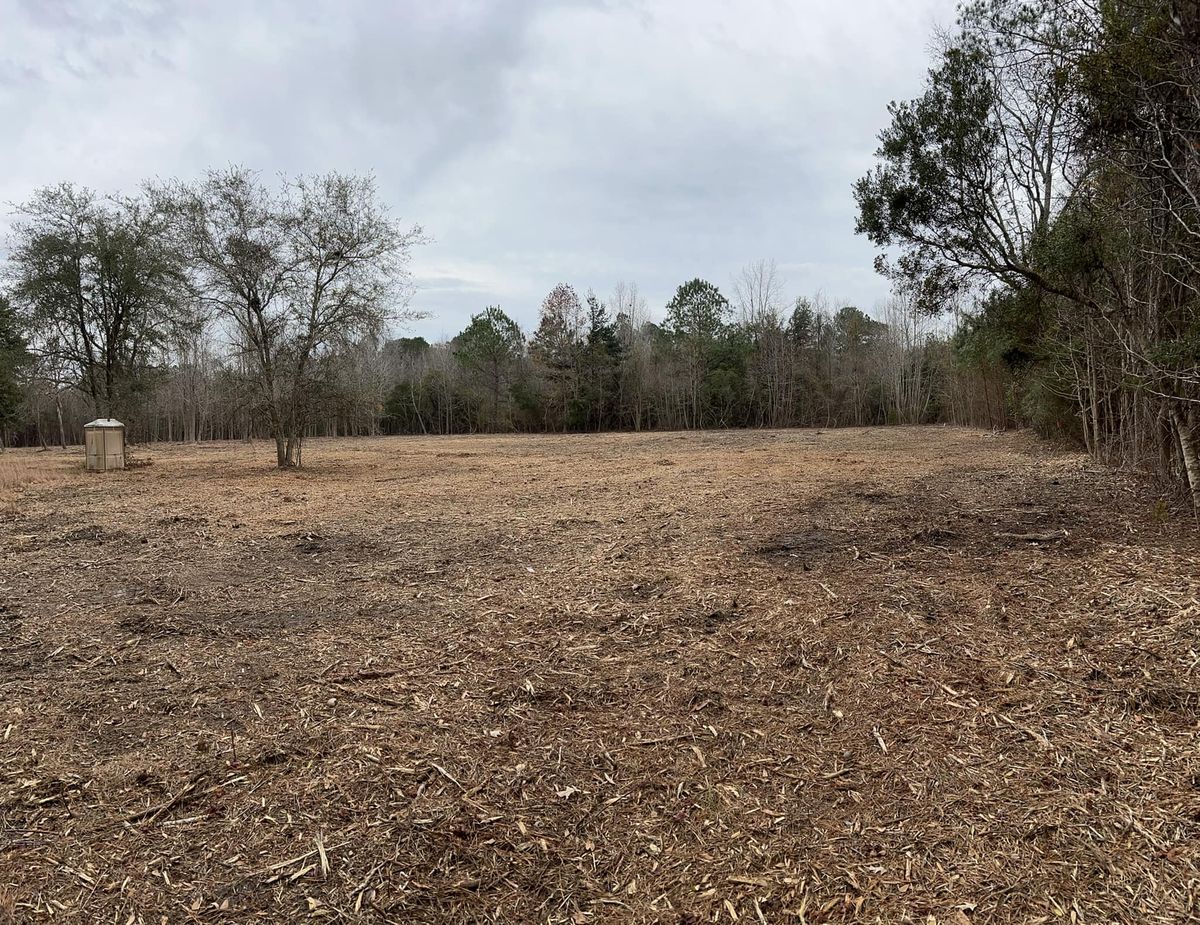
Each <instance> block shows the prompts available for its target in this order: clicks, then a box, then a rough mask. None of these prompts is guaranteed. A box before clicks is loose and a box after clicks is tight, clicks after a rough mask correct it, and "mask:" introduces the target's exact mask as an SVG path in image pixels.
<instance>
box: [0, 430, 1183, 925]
mask: <svg viewBox="0 0 1200 925" xmlns="http://www.w3.org/2000/svg"><path fill="white" fill-rule="evenodd" d="M14 455H15V454H14ZM149 455H150V456H152V457H153V465H151V466H149V467H147V468H142V469H138V470H133V471H127V472H124V473H112V474H109V475H107V476H103V477H92V478H87V477H84V476H83V475H82V474H81V475H80V476H79V477H77V478H76V477H73V476H72V477H70V478H69V479H67V480H66V481H64V482H63V483H61V484H60V483H51V484H46V485H42V486H36V487H34V488H33V489H32V490H25V491H24V492H22V493H21V494H20V496H19V498H18V499H17V501H16V503H15V506H14V508H13V509H11V510H10V511H8V512H7V513H5V514H4V515H3V516H2V517H0V544H2V545H0V549H2V550H3V561H2V564H0V595H2V597H0V910H2V909H4V908H5V905H6V904H7V905H9V906H10V907H11V909H12V912H11V916H12V917H14V918H15V920H17V921H21V922H27V921H30V922H36V921H43V920H50V919H53V920H61V921H77V922H89V923H91V922H118V923H125V922H127V921H130V922H137V921H144V922H155V923H157V922H160V921H163V920H165V921H169V922H172V923H174V922H230V923H233V922H237V923H242V922H253V921H276V922H294V921H314V922H321V921H326V922H335V921H341V922H357V921H364V922H396V923H401V922H403V923H407V922H517V921H530V922H533V921H543V922H568V923H587V922H613V921H668V922H707V921H730V922H748V923H754V922H781V921H797V922H808V923H817V922H846V921H861V922H919V923H928V922H939V923H947V922H948V923H954V925H962V923H964V922H985V921H986V922H1058V921H1061V922H1080V923H1088V922H1096V923H1099V922H1128V923H1157V922H1161V923H1167V922H1170V923H1177V922H1182V921H1187V920H1195V919H1196V918H1197V916H1198V915H1200V857H1198V847H1197V846H1198V842H1197V837H1198V835H1200V749H1197V744H1196V734H1197V729H1198V717H1200V684H1198V682H1197V677H1196V675H1197V670H1198V665H1200V652H1198V643H1197V639H1198V632H1200V604H1198V603H1197V592H1198V587H1197V585H1198V579H1197V576H1198V575H1200V568H1198V566H1200V549H1198V547H1197V543H1196V541H1195V539H1194V534H1193V533H1192V532H1191V531H1192V530H1193V529H1194V528H1193V527H1191V526H1189V525H1187V524H1183V523H1181V522H1179V521H1163V520H1162V519H1160V518H1156V516H1155V507H1154V499H1153V498H1151V497H1149V496H1148V495H1147V494H1146V493H1145V492H1144V491H1143V490H1142V489H1141V488H1140V487H1139V486H1138V485H1136V484H1134V483H1132V482H1129V481H1127V480H1125V479H1123V478H1121V477H1119V476H1117V475H1115V474H1113V473H1109V472H1100V471H1094V470H1092V469H1090V468H1089V467H1088V466H1087V464H1086V463H1085V461H1084V460H1083V459H1082V458H1080V457H1077V456H1069V455H1056V454H1050V453H1048V452H1045V451H1042V450H1040V449H1039V448H1037V447H1036V446H1034V445H1033V444H1032V442H1031V441H1029V440H1027V439H1026V438H1024V437H1022V436H1017V435H1008V436H1002V437H992V436H989V435H984V434H980V433H976V432H971V431H965V430H949V429H933V428H930V429H892V430H869V431H839V432H826V433H820V432H815V431H808V432H805V431H794V432H766V433H763V432H757V433H756V432H743V433H708V434H694V435H684V434H659V435H610V436H587V437H524V438H522V437H497V438H445V439H408V438H405V439H390V440H369V441H367V440H364V441H357V442H352V441H329V442H320V441H318V442H316V443H314V444H313V445H312V446H311V447H309V448H308V449H307V450H306V453H305V458H306V460H307V461H309V462H310V463H311V468H309V469H307V470H306V471H304V472H301V473H290V474H289V473H277V472H274V471H272V470H271V468H270V448H269V447H266V446H256V447H253V448H247V447H243V446H239V445H221V446H211V447H202V448H184V447H167V448H156V449H151V450H150V451H149ZM6 458H7V457H6Z"/></svg>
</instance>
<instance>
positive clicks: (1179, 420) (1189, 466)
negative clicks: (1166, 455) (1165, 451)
mask: <svg viewBox="0 0 1200 925" xmlns="http://www.w3.org/2000/svg"><path fill="white" fill-rule="evenodd" d="M1193 417H1194V415H1193V414H1192V413H1191V411H1190V410H1189V411H1188V413H1187V415H1186V416H1185V415H1184V414H1183V413H1182V412H1180V411H1179V409H1178V408H1172V409H1171V422H1172V423H1173V424H1174V425H1175V433H1176V435H1177V436H1178V437H1179V451H1180V453H1182V455H1183V468H1184V472H1185V473H1186V474H1187V480H1188V488H1189V489H1191V495H1192V508H1193V510H1194V511H1195V512H1196V513H1197V514H1200V449H1198V448H1197V446H1196V439H1195V435H1194V434H1193V432H1192V431H1193V430H1194V421H1193Z"/></svg>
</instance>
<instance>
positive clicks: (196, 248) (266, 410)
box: [166, 168, 423, 468]
mask: <svg viewBox="0 0 1200 925" xmlns="http://www.w3.org/2000/svg"><path fill="white" fill-rule="evenodd" d="M166 192H167V200H168V201H169V202H170V203H171V204H172V206H173V209H174V214H175V216H176V218H177V227H178V229H179V231H180V233H181V240H182V242H183V245H184V248H185V250H186V253H187V254H188V256H189V259H190V262H191V266H192V270H193V281H194V284H195V287H196V291H197V293H198V294H199V297H200V298H201V300H202V301H203V303H204V304H206V305H208V306H210V307H211V308H212V309H213V310H214V311H215V313H216V314H217V315H218V316H219V317H220V318H221V319H222V320H223V321H224V323H225V325H226V327H227V328H228V330H229V333H230V336H231V338H232V339H233V341H234V343H235V344H236V345H237V347H238V349H239V350H240V352H241V355H242V357H243V358H244V359H245V361H246V365H247V367H248V368H249V369H250V370H251V371H252V377H253V382H254V385H255V389H256V393H257V397H258V400H259V406H260V409H261V411H262V413H263V414H264V415H265V417H266V420H267V423H268V429H269V431H270V433H271V436H272V437H273V438H274V440H275V448H276V462H277V464H278V465H279V467H280V468H288V467H292V466H298V465H300V462H301V445H302V440H303V437H304V433H305V429H306V428H307V426H308V424H309V423H310V421H311V420H312V416H313V413H314V410H315V404H314V403H315V401H316V400H317V398H318V397H319V395H320V393H321V388H322V384H323V381H324V376H325V374H326V373H327V372H328V369H327V367H326V361H327V360H328V359H329V357H330V356H331V355H333V354H334V353H336V352H337V351H339V350H345V349H348V348H349V347H351V346H352V345H353V344H354V343H356V342H357V341H358V340H360V339H361V338H363V337H367V336H371V335H376V334H379V333H380V332H381V331H382V329H383V328H384V326H385V325H386V324H387V323H388V322H389V321H396V320H400V319H403V318H406V317H412V313H411V312H409V311H408V308H407V306H408V297H409V292H410V288H409V275H408V270H407V264H408V260H409V257H410V254H411V252H412V249H413V248H414V247H415V246H416V245H417V244H419V243H420V242H421V241H422V240H423V238H422V233H421V229H420V227H418V226H413V227H412V228H409V229H408V230H402V229H401V228H400V227H399V226H398V225H397V224H396V223H395V222H394V221H393V220H392V219H390V218H389V217H388V216H387V214H386V212H385V210H384V208H383V207H382V206H381V205H380V204H379V202H378V198H377V194H376V190H375V182H374V179H373V178H371V177H355V176H347V175H344V174H338V173H331V174H328V175H326V176H322V177H313V178H298V179H294V180H287V181H284V183H283V184H282V187H281V188H280V189H279V190H278V191H272V190H269V189H268V188H267V187H266V186H264V185H263V183H262V182H261V181H260V180H259V179H258V177H257V176H256V175H255V174H254V173H252V172H250V171H247V170H243V169H240V168H232V169H230V170H226V171H213V172H210V173H209V174H208V176H207V177H206V178H205V180H203V181H202V182H200V183H197V184H190V185H189V184H175V185H174V186H173V187H172V188H171V189H170V190H168V191H166Z"/></svg>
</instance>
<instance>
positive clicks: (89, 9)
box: [0, 0, 953, 336]
mask: <svg viewBox="0 0 1200 925" xmlns="http://www.w3.org/2000/svg"><path fill="white" fill-rule="evenodd" d="M952 13H953V9H952V0H919V2H915V3H914V2H904V0H891V2H887V0H872V2H860V3H855V4H847V3H844V2H835V0H820V2H817V0H812V2H807V3H801V2H784V0H754V2H745V3H739V4H736V5H734V4H727V3H721V2H717V0H695V2H689V3H684V2H679V3H665V2H654V3H651V2H644V3H643V2H635V0H608V2H605V0H594V2H587V0H572V2H550V0H546V2H534V0H528V2H517V0H514V2H504V3H497V2H491V0H457V2H440V3H422V2H401V3H383V2H374V0H362V2H357V3H355V2H351V3H336V2H332V0H331V2H323V3H317V2H283V0H264V2H256V3H235V2H232V0H214V2H208V3H191V2H183V0H180V2H152V0H138V2H133V0H130V2H125V3H121V2H116V3H107V4H97V3H92V2H87V0H77V2H67V0H58V2H47V0H0V21H2V22H4V23H5V24H6V28H5V29H4V31H3V32H2V33H0V120H3V124H4V125H5V126H6V139H5V142H4V145H3V149H2V150H3V153H4V158H3V163H4V164H5V170H4V171H3V172H2V173H0V200H3V201H5V202H15V201H20V200H22V199H24V198H26V197H27V196H28V195H29V194H30V193H31V191H32V190H33V189H34V188H36V187H37V186H40V185H42V184H45V183H51V182H56V181H58V180H61V179H73V180H76V181H78V182H81V183H85V184H87V185H90V186H93V187H95V188H98V189H104V190H109V189H113V190H116V189H128V188H132V187H133V186H135V185H136V184H137V183H138V182H139V181H140V180H141V179H143V178H146V177H153V176H185V177H186V176H193V175H196V174H197V173H199V172H200V171H201V170H203V169H204V168H205V167H208V166H220V165H224V164H227V163H240V164H246V165H249V166H253V167H257V168H259V169H261V170H263V171H264V172H267V173H271V172H277V171H282V172H287V173H294V172H309V171H321V170H328V169H332V168H337V169H343V170H372V171H374V172H375V173H376V175H377V176H378V178H379V181H380V186H381V189H382V190H383V193H384V195H385V197H386V199H387V201H388V202H389V203H390V204H391V206H392V208H393V210H394V212H395V214H396V215H397V216H399V217H401V218H403V219H404V220H410V221H418V222H420V223H421V224H423V225H424V226H425V228H426V229H427V231H428V232H429V233H430V234H431V235H432V236H433V238H434V243H432V244H431V245H429V246H428V247H426V248H424V249H422V251H421V252H420V253H419V254H418V255H417V258H416V260H415V261H414V265H413V268H414V272H415V274H416V276H417V281H418V284H419V285H420V289H419V292H418V295H417V297H416V303H415V304H416V305H417V306H418V307H420V308H423V309H425V310H427V311H429V312H430V313H431V314H432V317H431V318H429V319H427V320H425V321H422V322H420V323H419V324H418V325H417V326H416V328H417V330H418V331H419V332H420V333H423V334H426V335H427V336H437V335H439V334H452V333H454V332H455V331H457V330H458V329H459V328H461V326H462V325H463V323H464V322H465V320H466V318H467V316H468V315H469V314H471V313H472V312H474V311H478V310H479V309H481V308H482V307H483V306H484V305H486V304H488V303H494V302H499V303H500V304H502V305H503V306H504V307H505V308H506V309H507V310H509V311H510V312H511V313H512V314H514V315H515V316H516V317H517V318H518V319H519V320H521V322H522V323H523V324H525V325H526V326H530V325H532V324H533V323H534V322H535V320H536V313H537V305H538V303H539V301H540V299H541V297H542V295H544V293H545V292H546V291H548V290H549V289H550V288H551V287H552V286H553V285H554V284H555V283H556V282H559V281H566V282H571V283H573V284H574V285H575V286H576V287H577V288H579V289H581V290H585V289H587V288H588V287H592V288H595V289H596V291H597V292H598V293H600V294H602V295H603V294H605V293H607V292H608V291H609V290H610V289H611V288H612V286H613V284H614V283H615V282H616V281H617V280H618V279H628V280H633V281H636V282H638V283H639V285H640V286H641V288H642V291H643V292H644V293H645V294H646V295H647V296H648V297H649V298H650V299H651V303H652V307H661V305H662V303H664V302H665V301H666V299H667V298H669V296H670V293H671V291H672V290H673V288H674V286H675V284H677V283H678V282H680V281H681V280H683V279H685V278H690V277H692V276H696V275H701V276H706V277H708V278H710V279H712V280H713V281H714V282H716V283H717V284H718V285H721V286H723V287H728V285H729V281H730V278H731V276H732V274H733V273H735V272H736V271H737V268H738V267H739V266H740V265H741V264H743V263H745V262H746V261H748V260H751V259H755V258H758V257H774V258H775V259H776V260H778V261H779V263H780V265H781V267H783V268H784V270H785V272H786V276H787V282H788V284H789V291H790V292H791V293H792V294H801V293H810V292H812V291H815V290H816V289H819V288H820V289H824V290H825V291H826V292H829V293H830V294H834V295H839V296H843V297H845V298H848V299H852V300H854V301H855V302H856V303H858V304H860V305H863V306H867V307H869V306H870V305H872V304H873V303H874V302H875V301H876V300H877V299H878V298H880V297H881V296H882V295H883V294H884V292H885V288H886V287H885V284H884V283H883V281H881V280H879V279H877V278H876V277H875V276H874V275H873V273H872V271H871V257H872V253H871V249H870V247H869V245H868V244H867V243H866V242H865V241H862V240H860V239H857V238H855V236H854V235H853V219H854V210H853V202H852V201H851V197H850V184H851V182H852V181H853V179H854V178H855V177H856V176H857V175H859V174H860V173H861V172H862V171H863V170H864V169H865V168H866V166H867V165H868V164H869V162H870V154H871V151H872V150H873V148H874V144H875V142H874V136H875V133H876V132H877V130H878V129H879V127H880V126H881V125H882V121H883V119H884V118H885V116H886V112H885V106H886V103H887V102H888V100H889V99H891V98H894V97H903V96H907V95H911V94H912V93H913V92H915V91H916V89H917V87H918V85H919V82H920V79H921V76H922V74H923V70H924V66H925V65H924V60H925V49H926V46H927V38H928V35H929V32H930V29H931V28H932V26H933V25H934V24H935V23H936V22H946V21H949V19H950V18H951V16H952ZM2 223H3V220H0V224H2Z"/></svg>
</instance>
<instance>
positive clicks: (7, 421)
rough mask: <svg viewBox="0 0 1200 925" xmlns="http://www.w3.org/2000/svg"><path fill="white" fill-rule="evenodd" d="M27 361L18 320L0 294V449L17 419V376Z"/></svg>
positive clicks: (19, 388)
mask: <svg viewBox="0 0 1200 925" xmlns="http://www.w3.org/2000/svg"><path fill="white" fill-rule="evenodd" d="M28 362H29V353H28V351H27V350H26V344H25V338H24V337H23V336H22V333H21V324H20V320H19V319H18V318H17V314H16V312H15V311H13V308H12V304H11V303H10V302H9V300H8V299H7V298H5V297H4V296H3V295H0V446H3V444H4V442H5V440H4V437H5V435H6V434H7V433H8V432H9V431H10V430H12V429H13V428H14V427H16V426H17V425H18V423H19V422H20V420H21V415H20V412H21V404H22V383H21V375H22V370H23V368H24V367H25V366H26V365H27V364H28Z"/></svg>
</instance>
